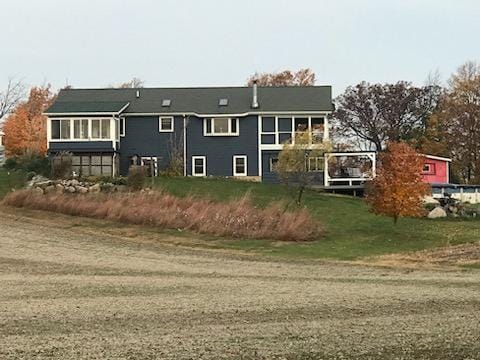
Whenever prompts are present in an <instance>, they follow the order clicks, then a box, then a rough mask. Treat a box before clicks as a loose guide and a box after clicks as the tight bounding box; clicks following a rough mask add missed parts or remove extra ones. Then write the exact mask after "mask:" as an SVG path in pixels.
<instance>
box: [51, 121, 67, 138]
mask: <svg viewBox="0 0 480 360" xmlns="http://www.w3.org/2000/svg"><path fill="white" fill-rule="evenodd" d="M51 124H52V125H51V126H52V129H51V134H52V135H51V136H52V139H62V140H68V139H70V135H71V134H70V119H68V120H52V121H51Z"/></svg>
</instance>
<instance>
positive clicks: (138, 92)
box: [135, 90, 140, 99]
mask: <svg viewBox="0 0 480 360" xmlns="http://www.w3.org/2000/svg"><path fill="white" fill-rule="evenodd" d="M135 96H136V97H137V99H138V98H139V97H140V90H137V93H136V95H135Z"/></svg>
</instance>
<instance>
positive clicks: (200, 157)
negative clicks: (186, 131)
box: [192, 156, 207, 177]
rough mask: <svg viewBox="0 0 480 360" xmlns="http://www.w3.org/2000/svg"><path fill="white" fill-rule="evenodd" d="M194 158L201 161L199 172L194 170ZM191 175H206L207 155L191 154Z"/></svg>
mask: <svg viewBox="0 0 480 360" xmlns="http://www.w3.org/2000/svg"><path fill="white" fill-rule="evenodd" d="M195 160H202V161H203V171H202V173H200V174H197V173H196V172H195ZM192 176H199V177H200V176H207V157H206V156H192Z"/></svg>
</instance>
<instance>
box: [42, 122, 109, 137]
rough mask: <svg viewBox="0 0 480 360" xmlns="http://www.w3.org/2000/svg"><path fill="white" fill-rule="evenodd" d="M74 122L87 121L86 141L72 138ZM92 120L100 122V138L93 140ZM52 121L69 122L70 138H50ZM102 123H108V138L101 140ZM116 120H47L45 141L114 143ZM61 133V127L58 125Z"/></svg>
mask: <svg viewBox="0 0 480 360" xmlns="http://www.w3.org/2000/svg"><path fill="white" fill-rule="evenodd" d="M74 120H88V138H87V139H78V138H75V137H74ZM93 120H100V137H99V138H96V137H95V138H94V137H93V136H92V121H93ZM52 121H60V122H61V121H69V122H70V137H69V138H68V139H67V138H63V139H62V138H60V139H53V138H52ZM102 121H109V122H110V136H109V137H108V138H102ZM116 121H117V120H116V119H115V118H108V117H101V118H87V117H74V118H65V117H63V118H48V122H47V124H48V128H47V140H48V142H66V141H74V142H85V141H87V142H88V141H105V142H112V141H116V140H118V139H117V132H116V130H115V122H116ZM60 131H61V125H60Z"/></svg>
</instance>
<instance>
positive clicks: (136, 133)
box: [120, 115, 183, 175]
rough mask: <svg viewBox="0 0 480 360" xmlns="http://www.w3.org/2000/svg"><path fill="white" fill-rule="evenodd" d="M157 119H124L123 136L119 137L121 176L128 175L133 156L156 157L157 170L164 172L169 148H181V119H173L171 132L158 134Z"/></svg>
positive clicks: (168, 159) (176, 117) (129, 117)
mask: <svg viewBox="0 0 480 360" xmlns="http://www.w3.org/2000/svg"><path fill="white" fill-rule="evenodd" d="M165 117H168V115H165ZM158 119H159V117H158V116H128V117H126V118H125V136H122V137H120V173H121V174H122V175H127V174H128V168H129V166H130V163H131V158H132V157H133V156H135V155H137V156H139V157H141V156H148V157H150V156H151V157H157V158H158V169H159V170H160V171H161V170H164V169H165V168H166V167H167V166H168V164H169V161H170V149H171V147H172V146H179V147H183V117H182V116H175V117H174V120H173V129H174V131H173V132H160V131H159V125H158ZM173 144H175V145H173Z"/></svg>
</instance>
